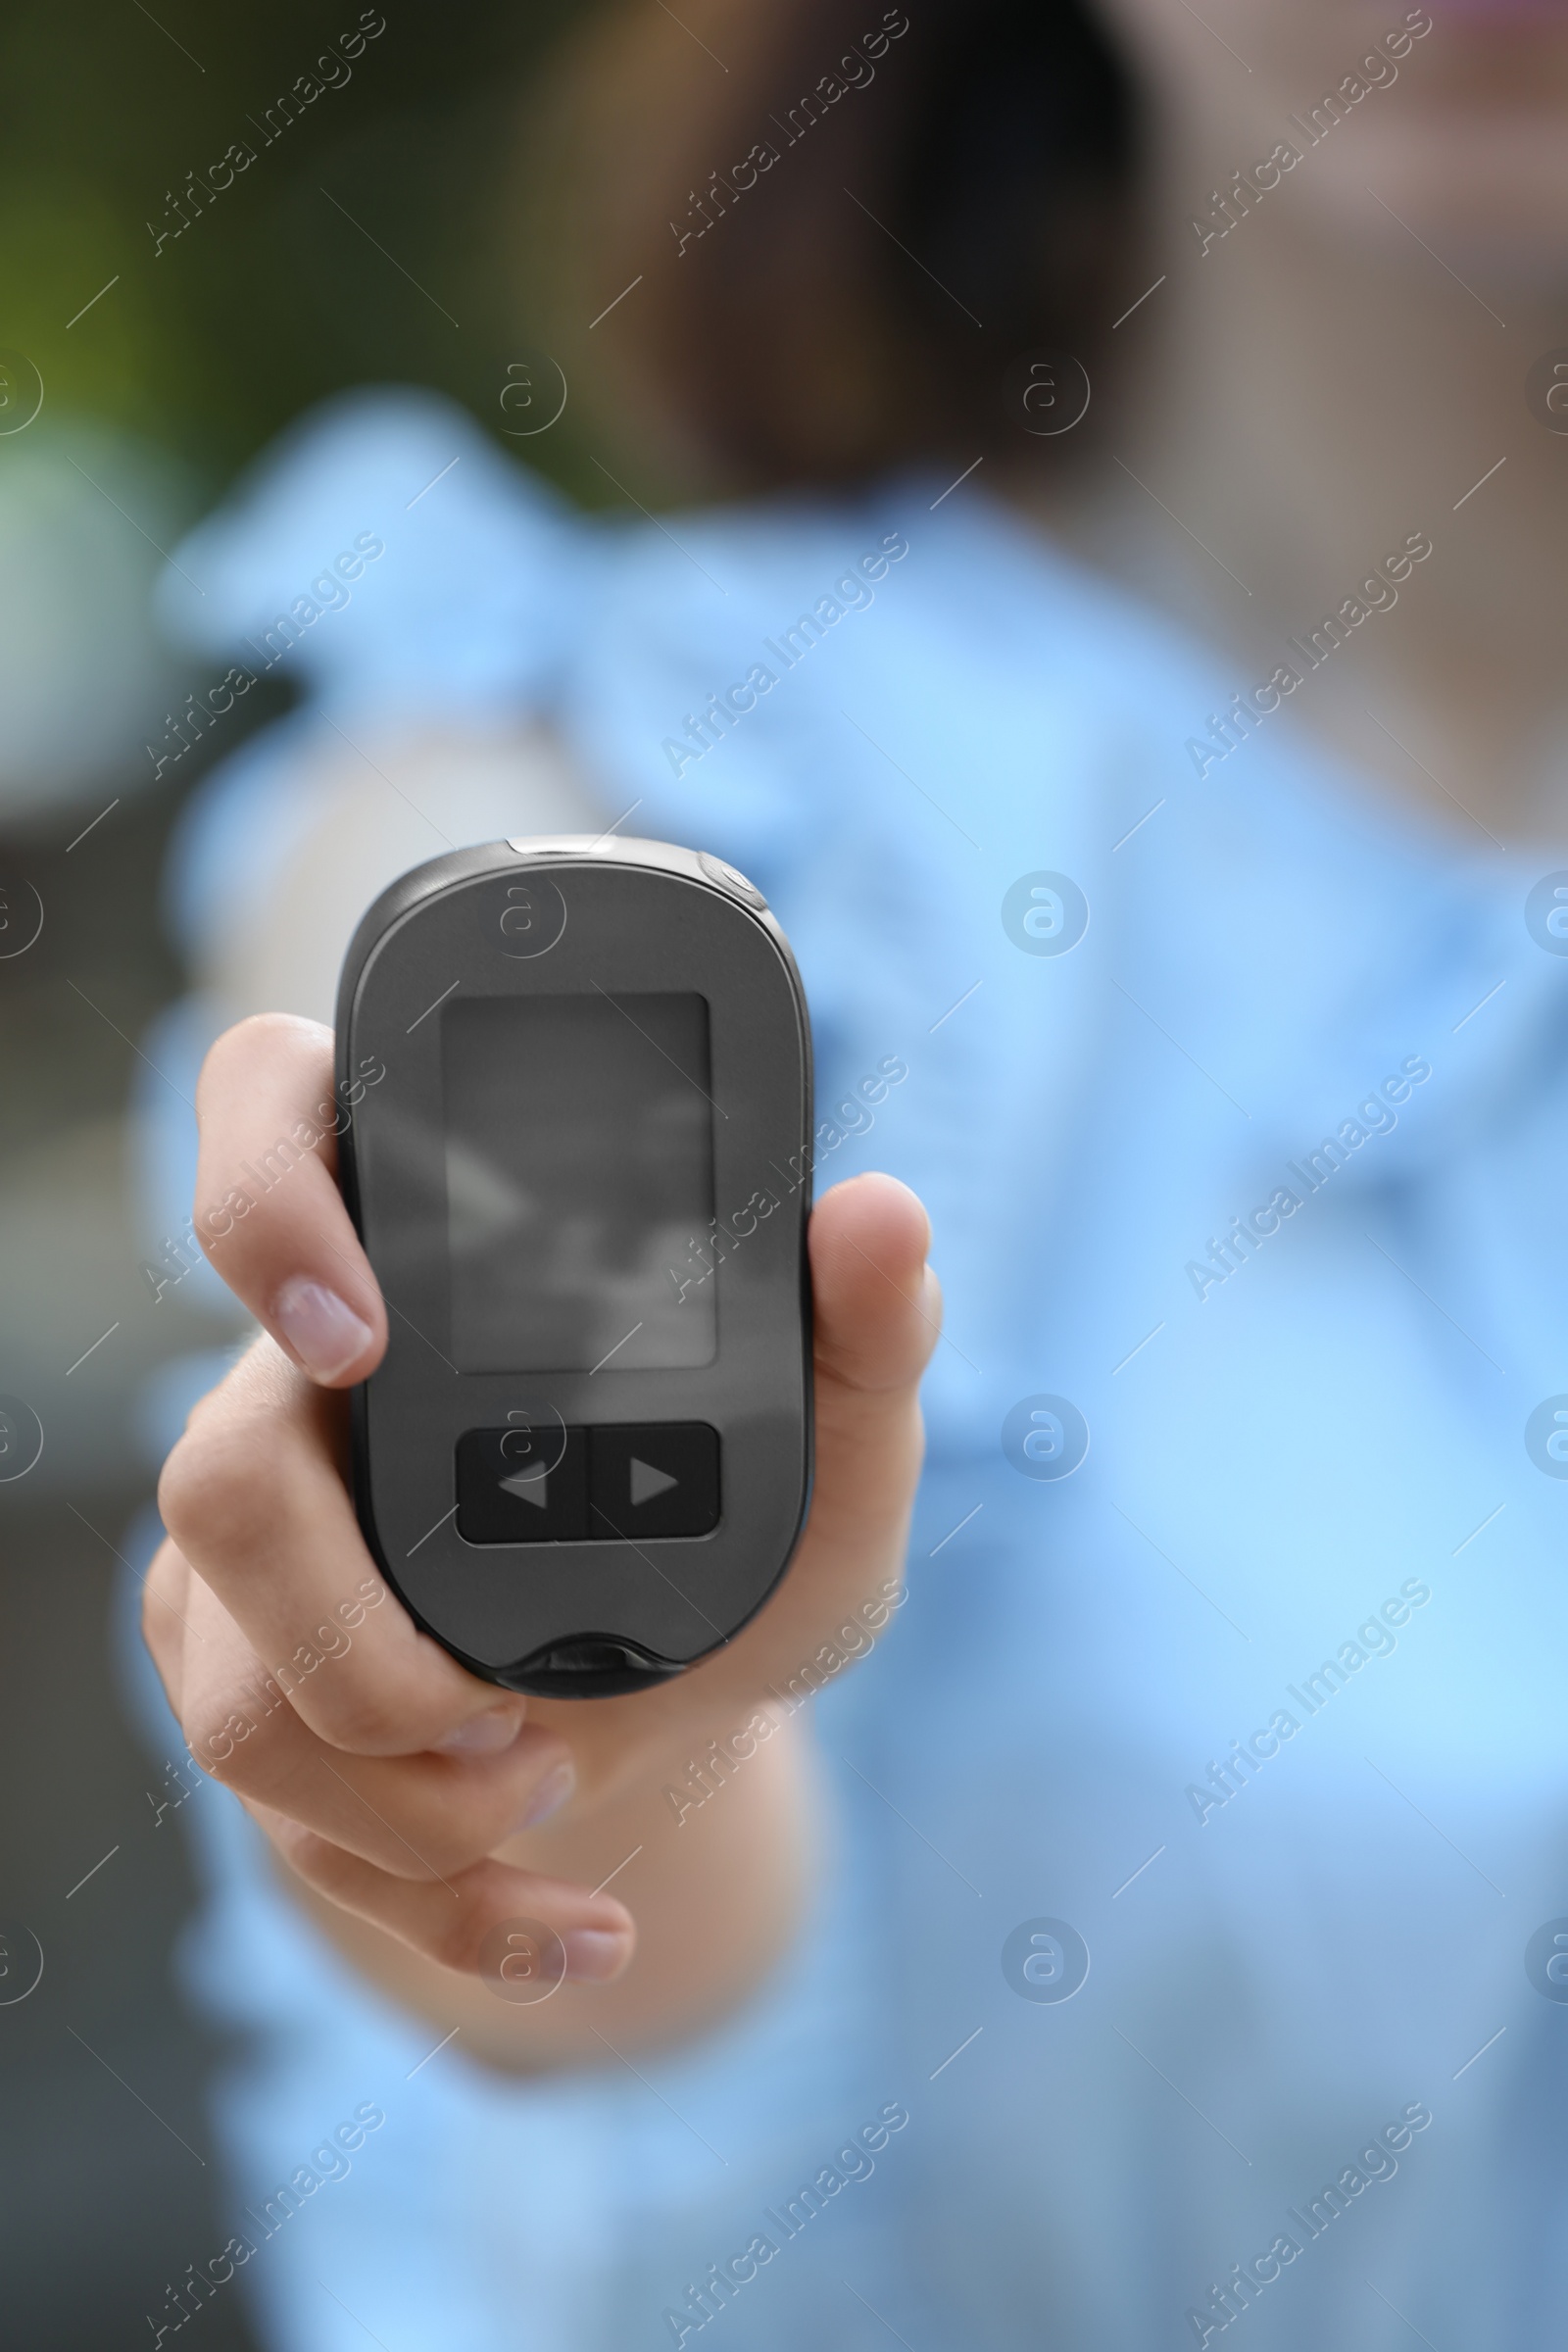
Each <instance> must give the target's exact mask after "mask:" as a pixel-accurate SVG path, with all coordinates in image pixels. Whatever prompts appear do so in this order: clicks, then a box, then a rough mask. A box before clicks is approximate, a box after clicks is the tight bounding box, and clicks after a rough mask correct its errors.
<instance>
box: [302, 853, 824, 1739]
mask: <svg viewBox="0 0 1568 2352" xmlns="http://www.w3.org/2000/svg"><path fill="white" fill-rule="evenodd" d="M372 1069H375V1070H380V1069H384V1075H377V1076H376V1078H375V1080H374V1083H373V1084H371V1083H365V1082H363V1073H364V1072H366V1071H368V1070H372ZM337 1071H338V1078H339V1081H340V1097H341V1100H343V1101H344V1102H345V1103H350V1102H352V1103H354V1108H353V1110H352V1115H351V1119H350V1123H349V1125H348V1127H347V1128H346V1130H345V1132H344V1133H343V1135H342V1136H341V1138H340V1140H339V1147H338V1149H339V1178H340V1182H341V1184H342V1188H343V1193H344V1198H345V1200H346V1201H347V1203H348V1207H349V1212H350V1214H351V1216H352V1217H353V1219H354V1223H355V1226H356V1229H357V1230H358V1232H359V1235H360V1238H361V1240H362V1242H363V1243H364V1245H365V1249H366V1252H367V1254H368V1257H369V1260H370V1264H371V1266H372V1267H373V1268H374V1270H375V1274H376V1278H377V1280H378V1281H379V1283H380V1285H381V1289H382V1293H383V1296H384V1297H385V1299H386V1302H387V1309H388V1316H387V1319H388V1323H389V1326H390V1339H389V1341H388V1345H387V1350H386V1354H385V1356H384V1358H383V1359H382V1361H381V1363H380V1364H379V1365H378V1366H377V1368H376V1370H375V1371H374V1372H373V1373H372V1374H371V1376H370V1378H369V1379H368V1381H367V1382H365V1383H364V1384H363V1385H362V1386H361V1387H360V1388H358V1389H356V1390H355V1392H354V1396H353V1466H354V1486H355V1500H356V1504H357V1507H358V1511H359V1517H360V1525H361V1527H362V1529H363V1531H364V1534H365V1538H366V1542H367V1543H368V1545H369V1548H370V1551H371V1553H372V1554H373V1556H374V1558H375V1560H376V1562H377V1564H378V1566H379V1567H380V1568H381V1570H382V1571H383V1573H384V1574H385V1576H386V1578H387V1581H388V1582H389V1584H391V1586H392V1587H393V1589H394V1590H395V1591H396V1592H397V1593H398V1594H399V1595H400V1596H401V1598H402V1599H403V1600H404V1601H405V1603H406V1604H407V1606H408V1607H409V1609H410V1610H411V1612H412V1613H413V1615H414V1616H415V1618H416V1619H417V1622H418V1623H419V1624H420V1625H421V1626H422V1627H423V1628H424V1629H425V1631H426V1632H428V1633H430V1634H433V1635H434V1636H435V1638H436V1639H437V1640H438V1641H439V1642H443V1643H444V1644H445V1645H446V1647H447V1648H448V1649H450V1650H451V1651H452V1652H453V1653H454V1654H455V1655H456V1656H457V1657H459V1658H461V1659H462V1661H463V1663H464V1664H465V1665H466V1666H468V1667H470V1668H471V1669H472V1670H473V1672H474V1673H476V1674H480V1675H483V1676H485V1677H487V1678H488V1679H489V1680H490V1681H491V1682H495V1683H500V1684H503V1685H505V1686H506V1687H507V1688H509V1689H511V1690H515V1691H539V1692H546V1693H549V1694H551V1695H576V1696H584V1697H589V1696H598V1695H602V1694H606V1693H610V1692H613V1691H631V1690H637V1689H641V1688H645V1687H648V1686H651V1685H653V1684H656V1683H659V1682H662V1681H664V1680H666V1679H667V1678H668V1677H669V1676H670V1675H672V1674H675V1673H678V1672H679V1671H680V1669H681V1668H682V1667H684V1666H687V1665H690V1664H691V1663H692V1662H693V1661H694V1660H695V1659H697V1658H699V1657H701V1656H703V1655H704V1654H705V1653H706V1652H707V1651H709V1650H711V1649H713V1648H715V1647H717V1646H718V1645H719V1644H720V1643H721V1642H725V1641H727V1640H728V1639H729V1638H730V1637H731V1636H732V1635H733V1634H734V1633H735V1632H736V1630H737V1629H738V1628H739V1627H740V1626H741V1625H743V1624H744V1623H745V1621H746V1620H747V1618H749V1617H750V1616H751V1615H752V1614H753V1612H754V1611H755V1610H756V1609H757V1608H758V1607H760V1604H761V1602H762V1601H763V1600H764V1599H765V1598H766V1596H767V1594H768V1593H769V1592H770V1591H771V1589H772V1587H773V1586H774V1584H775V1583H776V1582H777V1581H778V1578H779V1577H780V1576H781V1575H782V1574H783V1571H784V1568H785V1566H786V1564H787V1562H788V1560H789V1556H790V1553H791V1551H792V1549H793V1548H794V1544H795V1542H796V1539H797V1537H798V1535H799V1533H800V1529H801V1524H802V1521H803V1519H804V1516H805V1511H806V1503H807V1497H808V1493H809V1483H810V1446H811V1409H810V1408H811V1398H810V1304H809V1279H808V1272H807V1262H806V1224H807V1215H808V1209H809V1197H810V1137H811V1047H810V1027H809V1019H808V1014H807V1008H806V999H805V994H804V991H803V990H802V987H801V981H800V975H799V973H798V972H797V970H796V967H795V960H794V957H793V956H791V954H790V949H789V943H788V941H787V940H786V939H785V937H784V934H783V932H782V930H781V929H780V928H779V925H778V923H777V922H776V921H775V920H774V918H773V916H772V915H771V914H770V913H769V911H768V909H767V907H766V904H765V902H764V901H763V899H762V896H761V894H760V891H758V890H757V889H755V888H754V886H753V885H752V884H751V883H750V882H748V881H747V880H746V878H745V877H744V875H741V874H738V873H736V872H735V870H734V868H733V867H731V866H728V865H725V864H724V863H723V862H722V861H721V860H720V859H718V858H712V857H709V856H707V855H705V854H700V853H697V852H694V851H690V850H684V849H675V848H671V847H669V846H668V845H666V844H664V843H662V842H648V841H622V840H619V839H616V838H614V837H613V836H610V837H606V838H602V839H600V840H597V841H592V840H589V839H587V838H586V837H584V838H582V839H576V838H567V837H550V838H547V839H541V840H536V841H528V840H523V841H515V842H498V843H495V844H492V845H490V846H487V847H485V848H482V849H474V850H461V851H458V852H456V853H454V854H453V855H452V856H451V857H446V858H435V859H433V860H432V861H431V862H430V863H429V864H427V865H421V866H417V867H416V868H415V869H414V871H413V872H411V873H408V874H405V875H404V876H403V877H402V878H401V880H399V881H398V882H395V883H394V884H393V885H392V887H391V889H390V890H387V891H385V892H383V893H382V895H381V897H380V898H379V899H377V900H376V902H375V904H374V905H373V906H372V907H370V909H369V911H368V913H367V914H366V916H365V917H364V919H363V921H362V922H361V924H360V926H359V929H358V930H357V932H356V933H355V935H354V939H353V942H352V944H351V946H350V949H349V952H348V956H347V957H346V959H345V961H344V965H343V974H342V979H341V981H340V983H339V989H338V1005H337ZM357 1072H358V1073H362V1077H356V1076H355V1075H354V1073H357Z"/></svg>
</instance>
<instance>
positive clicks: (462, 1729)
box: [435, 1706, 523, 1756]
mask: <svg viewBox="0 0 1568 2352" xmlns="http://www.w3.org/2000/svg"><path fill="white" fill-rule="evenodd" d="M522 1719H523V1710H522V1708H521V1707H505V1706H503V1707H486V1709H485V1711H484V1713H483V1714H482V1715H471V1716H470V1717H469V1718H468V1721H467V1722H466V1723H460V1724H459V1726H458V1728H457V1730H456V1731H455V1732H448V1734H447V1736H446V1738H445V1739H444V1740H437V1741H436V1743H435V1747H436V1754H437V1755H439V1756H493V1755H495V1754H496V1753H497V1752H498V1750H500V1749H501V1748H503V1747H510V1746H511V1745H512V1742H513V1741H514V1740H515V1738H516V1737H517V1734H518V1733H519V1732H520V1731H521V1729H522Z"/></svg>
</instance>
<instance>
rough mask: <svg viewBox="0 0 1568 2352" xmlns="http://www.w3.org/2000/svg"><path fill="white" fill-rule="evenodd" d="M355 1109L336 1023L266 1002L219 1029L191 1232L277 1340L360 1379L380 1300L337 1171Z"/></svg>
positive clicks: (373, 1348) (328, 1372) (307, 1360)
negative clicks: (341, 1079)
mask: <svg viewBox="0 0 1568 2352" xmlns="http://www.w3.org/2000/svg"><path fill="white" fill-rule="evenodd" d="M350 1115H351V1111H350V1108H349V1106H348V1105H347V1104H345V1103H343V1102H342V1101H341V1100H340V1098H339V1097H338V1096H337V1095H336V1094H335V1093H334V1089H333V1079H332V1032H331V1031H330V1029H323V1028H322V1027H321V1025H320V1023H319V1022H318V1021H305V1020H296V1019H295V1018H293V1016H292V1015H288V1014H284V1013H262V1014H259V1015H258V1016H257V1017H256V1018H254V1019H252V1020H248V1021H241V1022H240V1023H239V1025H238V1027H237V1028H233V1029H229V1030H225V1032H224V1033H223V1035H222V1036H221V1038H220V1039H219V1041H218V1043H217V1045H215V1046H214V1048H213V1050H212V1052H211V1053H210V1054H208V1056H207V1059H206V1061H205V1062H204V1063H203V1065H202V1073H201V1077H200V1079H199V1080H198V1082H197V1087H196V1116H197V1120H198V1122H199V1124H200V1128H201V1152H200V1156H199V1159H198V1163H197V1175H196V1216H195V1223H196V1232H197V1236H198V1238H199V1240H200V1242H201V1245H202V1248H203V1249H204V1250H206V1252H207V1255H208V1257H209V1259H210V1260H211V1262H212V1264H213V1265H214V1267H215V1268H216V1269H217V1271H218V1272H219V1273H220V1274H221V1276H222V1278H223V1280H224V1281H225V1282H226V1283H227V1285H228V1287H229V1289H230V1290H231V1291H232V1292H233V1293H234V1294H235V1296H236V1298H238V1299H243V1300H244V1302H245V1304H246V1305H247V1306H248V1307H249V1308H250V1310H251V1312H252V1314H253V1315H255V1316H256V1318H257V1320H258V1322H261V1323H264V1324H265V1325H266V1326H267V1329H268V1330H269V1331H270V1333H271V1335H272V1337H273V1339H274V1340H276V1342H277V1344H278V1346H279V1347H280V1348H282V1349H283V1350H284V1352H285V1353H286V1354H287V1355H289V1356H290V1357H292V1359H293V1361H294V1362H295V1363H296V1364H298V1365H299V1366H300V1367H301V1368H302V1370H304V1371H306V1372H308V1373H309V1374H310V1376H311V1378H312V1379H313V1380H317V1381H319V1382H320V1383H321V1384H322V1386H323V1387H325V1388H347V1387H348V1386H350V1384H351V1383H353V1382H354V1381H358V1380H364V1379H365V1378H366V1377H367V1376H368V1373H369V1372H370V1370H371V1368H372V1366H374V1365H375V1364H377V1363H378V1362H379V1361H380V1359H381V1354H382V1351H383V1350H384V1348H385V1347H386V1330H387V1326H386V1312H385V1309H384V1307H383V1306H382V1303H381V1294H380V1291H379V1289H378V1287H377V1284H376V1280H375V1277H374V1275H373V1274H372V1273H371V1271H370V1267H369V1261H368V1258H367V1257H366V1255H365V1252H364V1250H362V1249H361V1248H360V1244H359V1239H358V1236H357V1235H356V1233H355V1231H354V1227H353V1224H352V1222H351V1220H350V1217H349V1213H348V1210H347V1209H346V1208H345V1207H344V1205H343V1199H342V1196H341V1194H340V1193H339V1192H338V1189H337V1185H336V1182H335V1181H334V1179H335V1176H336V1172H337V1137H338V1135H339V1134H340V1133H341V1132H342V1130H343V1128H344V1126H345V1125H346V1124H347V1122H348V1119H349V1117H350Z"/></svg>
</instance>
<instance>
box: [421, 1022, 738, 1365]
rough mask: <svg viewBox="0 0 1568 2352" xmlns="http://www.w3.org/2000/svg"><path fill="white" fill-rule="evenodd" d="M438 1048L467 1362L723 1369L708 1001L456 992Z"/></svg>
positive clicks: (453, 1270)
mask: <svg viewBox="0 0 1568 2352" xmlns="http://www.w3.org/2000/svg"><path fill="white" fill-rule="evenodd" d="M441 1057H442V1083H443V1095H444V1111H445V1139H446V1180H447V1245H448V1254H449V1259H450V1274H451V1304H452V1319H451V1348H452V1354H453V1357H454V1360H455V1361H456V1364H457V1367H458V1370H459V1371H460V1372H591V1371H595V1370H597V1369H598V1368H599V1366H600V1365H601V1364H607V1365H608V1364H611V1363H613V1365H614V1366H615V1367H616V1368H617V1369H619V1370H625V1371H632V1370H655V1371H662V1370H666V1369H674V1368H677V1367H681V1366H686V1365H694V1364H707V1363H711V1361H712V1359H713V1354H714V1348H715V1340H716V1332H717V1321H716V1313H715V1306H714V1297H713V1293H714V1284H713V1280H712V1278H711V1276H710V1277H709V1279H708V1281H707V1282H699V1283H690V1282H688V1283H687V1284H686V1288H685V1295H684V1297H682V1296H681V1295H680V1294H681V1283H682V1280H683V1278H684V1277H686V1276H689V1275H690V1273H691V1270H692V1263H693V1260H692V1253H691V1249H690V1244H691V1243H692V1241H693V1240H694V1239H697V1240H701V1239H702V1238H703V1237H704V1236H705V1235H706V1233H707V1230H708V1225H709V1220H710V1219H711V1217H712V1214H713V1130H712V1106H711V1101H710V1092H711V1073H710V1062H709V1049H708V1005H707V1004H706V1003H705V1001H704V999H703V998H701V997H699V996H691V995H680V996H629V995H628V996H617V997H614V998H612V997H610V996H608V995H606V994H603V993H596V994H594V995H591V996H559V997H551V996H541V997H478V998H466V999H465V998H459V999H458V1000H457V1001H456V1002H455V1003H453V1004H450V1005H447V1006H446V1007H445V1008H444V1010H443V1012H442V1015H441ZM704 1262H711V1261H708V1260H705V1261H704Z"/></svg>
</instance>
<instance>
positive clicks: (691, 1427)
mask: <svg viewBox="0 0 1568 2352" xmlns="http://www.w3.org/2000/svg"><path fill="white" fill-rule="evenodd" d="M589 1447H590V1452H589V1471H588V1500H589V1510H590V1517H591V1520H592V1523H593V1533H594V1535H595V1536H596V1537H598V1538H599V1539H600V1540H601V1541H603V1540H604V1539H606V1538H608V1539H609V1540H610V1541H611V1542H614V1540H615V1539H616V1538H617V1537H618V1538H621V1539H623V1540H629V1541H631V1542H641V1541H642V1539H643V1538H644V1537H648V1536H706V1535H707V1534H708V1533H709V1532H710V1530H711V1528H713V1527H715V1526H716V1525H717V1523H718V1508H719V1493H718V1433H717V1431H716V1430H713V1429H711V1428H710V1427H709V1426H708V1424H707V1422H706V1421H662V1422H638V1423H636V1424H632V1425H623V1426H619V1427H612V1428H599V1429H594V1430H590V1432H589Z"/></svg>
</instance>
